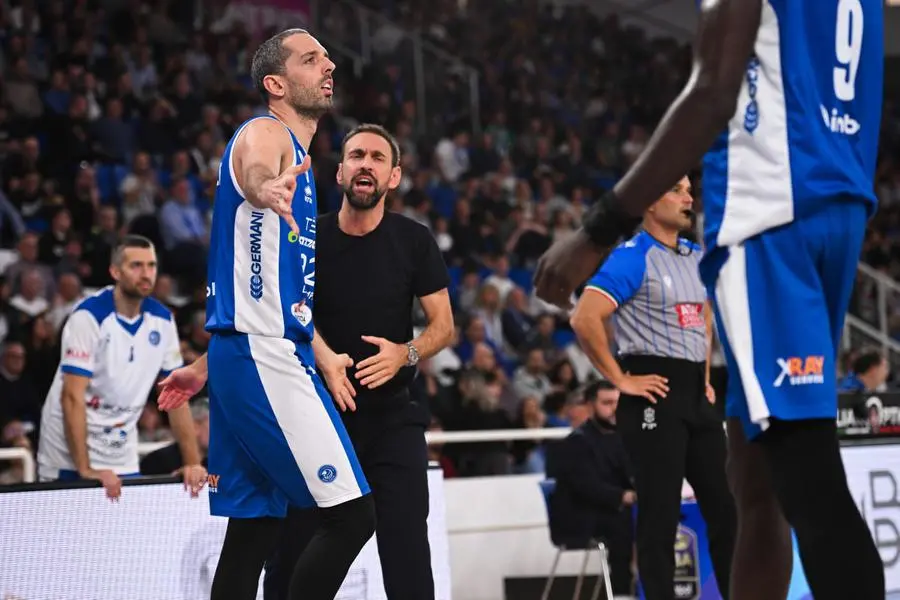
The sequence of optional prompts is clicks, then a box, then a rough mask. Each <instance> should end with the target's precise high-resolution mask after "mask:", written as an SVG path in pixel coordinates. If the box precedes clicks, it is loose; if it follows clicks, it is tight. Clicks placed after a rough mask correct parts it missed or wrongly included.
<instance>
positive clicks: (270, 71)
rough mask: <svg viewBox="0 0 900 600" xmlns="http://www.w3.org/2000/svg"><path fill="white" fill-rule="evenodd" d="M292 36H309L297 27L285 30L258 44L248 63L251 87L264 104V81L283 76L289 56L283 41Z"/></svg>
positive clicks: (265, 98)
mask: <svg viewBox="0 0 900 600" xmlns="http://www.w3.org/2000/svg"><path fill="white" fill-rule="evenodd" d="M294 35H309V32H308V31H307V30H305V29H300V28H299V27H295V28H293V29H285V30H284V31H282V32H281V33H276V34H275V35H273V36H272V37H270V38H269V39H267V40H266V41H264V42H263V43H262V44H260V45H259V48H257V49H256V53H255V54H254V55H253V61H252V62H251V63H250V76H251V77H252V78H253V85H254V86H255V87H256V90H257V91H258V92H259V93H260V95H261V96H262V98H263V101H265V102H268V101H269V92H268V91H266V86H265V83H264V82H265V79H266V77H267V76H269V75H284V74H285V70H286V68H285V63H287V59H288V58H289V57H290V56H291V49H290V48H288V47H286V46H285V45H284V41H285V40H286V39H288V38H289V37H291V36H294Z"/></svg>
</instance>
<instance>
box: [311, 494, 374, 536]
mask: <svg viewBox="0 0 900 600" xmlns="http://www.w3.org/2000/svg"><path fill="white" fill-rule="evenodd" d="M321 515H322V525H323V527H325V528H326V529H327V530H329V531H330V532H334V533H338V532H339V533H340V535H341V537H342V538H344V539H345V540H347V543H351V540H353V541H355V542H357V543H358V545H359V547H360V548H361V547H362V546H364V545H365V543H366V542H367V541H368V540H369V538H371V537H372V535H373V534H374V533H375V502H374V501H373V499H372V494H366V495H365V496H362V497H360V498H356V499H354V500H350V501H349V502H344V503H342V504H338V505H337V506H332V507H330V508H326V509H324V510H322V511H321Z"/></svg>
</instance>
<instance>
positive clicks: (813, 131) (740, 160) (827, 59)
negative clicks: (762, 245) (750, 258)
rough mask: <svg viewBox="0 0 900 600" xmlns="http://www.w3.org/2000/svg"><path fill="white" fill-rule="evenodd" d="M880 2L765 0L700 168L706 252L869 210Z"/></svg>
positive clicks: (877, 116) (878, 97) (878, 98)
mask: <svg viewBox="0 0 900 600" xmlns="http://www.w3.org/2000/svg"><path fill="white" fill-rule="evenodd" d="M882 5H883V1H882V0H766V1H764V2H763V8H762V18H761V23H760V26H759V33H758V36H757V39H756V45H755V48H754V56H753V57H752V58H751V60H750V62H749V64H748V65H747V70H746V74H745V78H744V84H743V87H742V89H741V92H740V96H739V97H738V103H737V111H736V113H735V115H734V116H733V117H732V119H731V121H730V122H729V124H728V129H727V130H726V131H725V132H723V133H722V134H721V136H720V137H719V139H718V140H717V141H716V143H715V144H714V146H713V147H712V148H711V150H710V151H709V152H708V154H707V155H706V157H705V159H704V163H703V167H704V168H703V204H704V211H705V232H704V236H705V241H706V246H707V248H712V247H713V246H717V245H718V246H731V245H735V244H740V243H741V242H743V241H744V240H746V239H748V238H750V237H752V236H754V235H756V234H759V233H761V232H763V231H767V230H769V229H771V228H773V227H778V226H780V225H784V224H786V223H790V222H792V221H793V220H794V219H798V218H802V217H804V216H808V215H810V214H813V213H815V212H816V211H819V210H821V209H823V208H827V207H828V206H829V205H830V204H832V203H833V202H835V201H840V200H847V199H852V200H857V201H861V202H864V203H866V204H867V205H868V206H869V210H870V214H871V213H874V211H875V208H876V206H877V199H876V197H875V193H874V190H873V187H874V176H875V162H876V157H877V152H878V133H879V126H880V122H881V104H882V88H883V72H884V39H883V29H884V23H883V18H884V16H883V10H884V9H883V6H882Z"/></svg>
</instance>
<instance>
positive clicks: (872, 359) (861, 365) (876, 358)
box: [851, 350, 884, 375]
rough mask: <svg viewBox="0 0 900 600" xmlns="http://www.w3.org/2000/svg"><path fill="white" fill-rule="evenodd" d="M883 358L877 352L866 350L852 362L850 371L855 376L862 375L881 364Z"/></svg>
mask: <svg viewBox="0 0 900 600" xmlns="http://www.w3.org/2000/svg"><path fill="white" fill-rule="evenodd" d="M883 360H884V357H883V356H882V355H881V352H879V351H878V350H866V351H864V352H862V353H860V355H859V356H857V357H856V358H855V359H854V360H853V365H852V367H851V368H852V369H853V372H854V373H856V374H857V375H863V374H865V373H866V372H868V371H869V370H870V369H873V368H875V367H877V366H878V365H880V364H881V361H883Z"/></svg>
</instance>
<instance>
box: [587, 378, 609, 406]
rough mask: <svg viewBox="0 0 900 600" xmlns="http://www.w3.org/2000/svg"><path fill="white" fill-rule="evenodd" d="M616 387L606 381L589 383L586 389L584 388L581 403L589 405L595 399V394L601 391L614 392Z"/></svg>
mask: <svg viewBox="0 0 900 600" xmlns="http://www.w3.org/2000/svg"><path fill="white" fill-rule="evenodd" d="M614 389H616V386H614V385H613V384H611V383H610V382H608V381H606V380H605V379H600V380H598V381H594V382H592V383H589V384H588V385H587V387H586V388H584V396H583V401H584V402H588V403H591V402H593V401H594V399H595V398H596V397H597V393H598V392H600V391H601V390H614Z"/></svg>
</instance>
